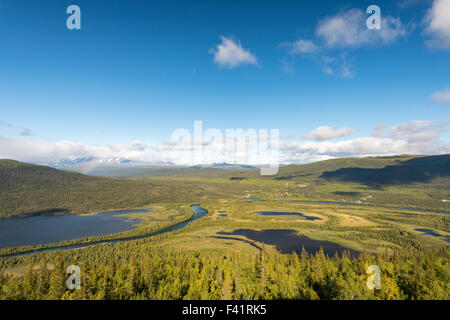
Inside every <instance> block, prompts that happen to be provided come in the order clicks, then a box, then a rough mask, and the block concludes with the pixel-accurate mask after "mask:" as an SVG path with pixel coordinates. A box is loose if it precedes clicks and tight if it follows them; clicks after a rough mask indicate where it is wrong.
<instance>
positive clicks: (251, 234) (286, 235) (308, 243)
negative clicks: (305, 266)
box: [217, 229, 359, 256]
mask: <svg viewBox="0 0 450 320" xmlns="http://www.w3.org/2000/svg"><path fill="white" fill-rule="evenodd" d="M217 234H218V235H220V236H244V237H246V238H248V239H251V240H254V241H258V242H263V243H265V244H270V245H275V247H276V248H277V250H278V251H280V252H281V253H293V252H295V253H298V254H299V253H301V252H302V247H304V248H305V250H306V251H307V252H308V253H316V252H318V251H319V250H320V247H322V248H323V252H324V253H325V254H327V255H329V256H334V255H335V253H336V252H337V253H338V254H339V255H342V252H343V251H344V250H346V251H347V250H348V251H350V253H351V254H352V255H353V256H357V255H359V252H358V251H355V250H351V249H347V248H345V247H343V246H341V245H340V244H337V243H334V242H330V241H320V240H314V239H311V238H308V237H307V236H305V235H301V234H298V233H297V231H295V230H291V229H280V230H275V229H265V230H260V231H258V230H252V229H238V230H234V231H233V232H218V233H217ZM231 239H233V238H230V240H231Z"/></svg>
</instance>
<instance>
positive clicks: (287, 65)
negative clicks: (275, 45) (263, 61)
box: [281, 59, 295, 74]
mask: <svg viewBox="0 0 450 320" xmlns="http://www.w3.org/2000/svg"><path fill="white" fill-rule="evenodd" d="M281 71H283V72H284V73H286V74H293V73H294V72H295V71H294V67H293V64H292V63H291V62H289V61H286V60H284V59H282V60H281Z"/></svg>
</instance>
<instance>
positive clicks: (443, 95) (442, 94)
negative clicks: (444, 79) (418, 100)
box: [431, 89, 450, 104]
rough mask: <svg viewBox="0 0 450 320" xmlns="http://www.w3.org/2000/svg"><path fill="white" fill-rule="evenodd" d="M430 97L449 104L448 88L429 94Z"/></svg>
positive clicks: (449, 91)
mask: <svg viewBox="0 0 450 320" xmlns="http://www.w3.org/2000/svg"><path fill="white" fill-rule="evenodd" d="M431 99H432V100H433V101H435V102H437V103H440V104H450V90H449V89H445V90H443V91H436V92H434V93H433V94H432V95H431Z"/></svg>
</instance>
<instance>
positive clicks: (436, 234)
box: [414, 228, 450, 243]
mask: <svg viewBox="0 0 450 320" xmlns="http://www.w3.org/2000/svg"><path fill="white" fill-rule="evenodd" d="M414 230H415V231H419V232H422V234H425V235H428V236H433V237H442V238H445V241H447V242H448V243H450V237H448V236H444V235H442V234H439V233H436V232H434V231H433V230H430V229H423V228H417V229H414Z"/></svg>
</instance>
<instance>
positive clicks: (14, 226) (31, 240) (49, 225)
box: [0, 205, 208, 256]
mask: <svg viewBox="0 0 450 320" xmlns="http://www.w3.org/2000/svg"><path fill="white" fill-rule="evenodd" d="M191 208H192V210H193V211H194V215H193V216H192V217H191V218H190V219H188V220H186V221H184V222H180V223H178V224H176V225H174V226H171V227H169V228H166V229H163V230H160V231H157V232H153V233H150V234H145V235H140V236H131V237H127V238H120V239H107V240H97V241H92V242H89V243H83V244H75V245H61V246H56V247H52V248H43V249H36V250H30V251H26V252H21V253H17V254H6V255H5V256H19V255H24V254H31V253H36V252H43V251H54V250H69V249H76V248H82V247H86V246H91V245H97V244H102V243H117V242H122V241H130V240H137V239H143V238H148V237H153V236H155V235H160V234H164V233H167V232H173V231H176V230H179V229H182V228H184V227H185V226H186V225H188V224H189V223H190V222H192V221H195V220H197V219H200V218H203V217H204V216H206V215H207V214H208V211H207V210H205V209H203V208H202V207H201V206H200V205H193V206H191ZM145 212H150V211H149V210H146V209H141V210H119V211H110V212H101V213H97V214H95V215H90V216H78V215H67V216H39V217H25V218H10V219H0V235H1V236H0V244H1V243H3V244H7V245H6V246H3V248H5V247H16V246H22V245H25V244H22V243H26V245H33V246H35V245H38V244H48V243H55V242H61V241H65V240H73V239H78V238H84V237H89V236H99V235H108V234H112V233H118V232H123V231H128V230H132V229H134V228H135V227H136V225H137V224H138V223H139V222H140V219H134V220H129V219H127V218H126V217H115V216H114V215H117V214H126V213H145ZM96 217H97V219H93V218H96ZM36 218H45V219H36ZM61 218H64V219H61ZM81 218H91V219H89V220H86V219H81ZM11 220H12V222H9V223H7V221H11ZM71 221H72V222H73V221H75V222H76V224H75V225H71V224H70V223H69V222H71ZM34 223H38V227H36V226H35V225H33V224H34ZM87 223H89V224H92V226H91V225H86V224H87ZM39 227H43V228H44V230H45V232H46V233H48V234H47V235H45V234H44V233H45V232H43V230H39ZM61 229H62V230H65V232H63V231H61ZM3 231H5V234H7V235H8V236H5V234H4V233H3ZM27 231H28V233H29V234H23V233H22V232H27ZM75 231H77V232H75ZM14 233H16V234H14ZM80 235H81V236H80ZM49 239H54V240H52V241H50V240H49ZM43 241H45V242H43ZM48 241H49V242H48ZM14 243H15V244H14Z"/></svg>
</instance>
